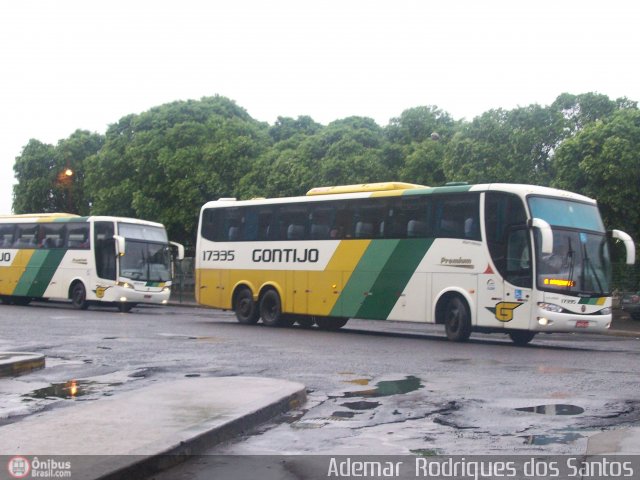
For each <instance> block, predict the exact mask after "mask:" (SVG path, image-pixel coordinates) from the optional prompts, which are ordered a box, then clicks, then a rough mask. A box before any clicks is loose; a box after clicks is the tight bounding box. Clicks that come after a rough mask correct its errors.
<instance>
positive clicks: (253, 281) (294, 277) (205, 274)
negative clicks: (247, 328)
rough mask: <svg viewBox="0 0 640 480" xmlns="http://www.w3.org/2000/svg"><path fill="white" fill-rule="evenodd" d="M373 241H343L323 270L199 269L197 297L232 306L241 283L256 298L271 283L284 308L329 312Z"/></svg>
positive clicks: (286, 309) (314, 312)
mask: <svg viewBox="0 0 640 480" xmlns="http://www.w3.org/2000/svg"><path fill="white" fill-rule="evenodd" d="M370 243H371V240H350V241H345V242H341V243H340V244H339V245H338V248H336V251H335V252H334V254H333V256H332V257H331V260H329V263H328V264H327V267H326V269H325V270H324V271H315V270H295V271H292V270H244V269H238V270H202V269H199V270H197V271H196V290H197V292H196V301H198V302H199V303H201V304H203V305H209V306H212V307H216V308H223V309H231V308H232V307H233V305H232V295H233V291H234V289H235V287H236V286H237V285H238V284H246V285H248V286H249V288H251V291H252V292H253V296H254V299H255V300H257V299H258V298H257V297H258V295H259V293H260V290H261V289H262V288H263V287H264V286H266V285H272V286H273V287H275V288H276V289H277V290H278V293H279V294H280V298H281V300H282V309H283V311H284V312H287V313H300V314H305V313H308V314H312V315H328V314H329V313H330V312H331V310H332V309H333V307H334V305H335V303H336V302H337V300H338V297H340V293H341V292H342V288H343V286H344V285H345V284H346V282H348V281H349V278H350V277H351V274H352V273H353V271H354V269H355V268H356V266H357V265H358V262H359V261H360V259H361V258H362V255H363V254H364V252H365V251H366V250H367V247H368V246H369V244H370Z"/></svg>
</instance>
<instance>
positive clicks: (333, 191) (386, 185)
mask: <svg viewBox="0 0 640 480" xmlns="http://www.w3.org/2000/svg"><path fill="white" fill-rule="evenodd" d="M486 191H498V192H507V193H513V194H515V195H518V196H520V197H521V198H525V197H527V196H529V195H541V196H548V197H554V198H564V199H566V200H574V201H577V202H584V203H591V204H595V203H596V201H595V200H594V199H592V198H589V197H585V196H584V195H580V194H577V193H573V192H569V191H566V190H559V189H556V188H551V187H541V186H539V185H527V184H516V183H483V184H475V185H470V184H465V183H462V182H460V183H455V184H447V185H444V186H441V187H427V186H421V185H416V184H411V183H402V182H383V183H368V184H361V185H338V186H335V187H319V188H313V189H311V190H309V192H308V193H307V195H305V196H299V197H272V198H259V199H251V200H236V199H231V198H224V199H222V198H221V199H219V200H213V201H210V202H207V203H205V204H204V205H203V206H202V208H203V209H204V208H215V207H223V206H240V205H259V204H265V203H268V204H282V203H289V202H310V201H318V200H347V199H350V198H368V197H372V196H404V195H406V196H411V195H432V194H453V193H463V192H486ZM317 197H322V198H317Z"/></svg>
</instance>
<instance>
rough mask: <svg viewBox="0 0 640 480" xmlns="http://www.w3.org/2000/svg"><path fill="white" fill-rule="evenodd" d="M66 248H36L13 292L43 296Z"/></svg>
mask: <svg viewBox="0 0 640 480" xmlns="http://www.w3.org/2000/svg"><path fill="white" fill-rule="evenodd" d="M66 252H67V250H66V249H62V248H56V249H51V250H36V251H35V252H33V255H32V256H31V259H30V260H29V263H28V264H27V268H26V269H25V271H24V273H23V274H22V276H21V277H20V280H19V281H18V284H17V285H16V288H15V290H14V292H13V294H14V295H19V296H25V297H42V296H44V292H45V291H46V290H47V287H49V283H50V282H51V279H52V278H53V275H54V273H55V272H56V270H57V269H58V266H59V265H60V262H61V261H62V258H63V257H64V255H65V253H66Z"/></svg>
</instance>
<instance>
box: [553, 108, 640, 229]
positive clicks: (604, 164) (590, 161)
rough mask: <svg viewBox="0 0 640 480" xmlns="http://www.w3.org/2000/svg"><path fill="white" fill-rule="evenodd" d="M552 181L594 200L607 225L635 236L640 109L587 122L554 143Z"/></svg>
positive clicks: (638, 222)
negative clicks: (556, 148) (575, 131)
mask: <svg viewBox="0 0 640 480" xmlns="http://www.w3.org/2000/svg"><path fill="white" fill-rule="evenodd" d="M554 173H555V175H554V181H553V186H555V187H558V188H564V189H567V190H572V191H576V192H578V193H582V194H584V195H587V196H589V197H592V198H595V199H597V200H598V205H599V207H600V210H601V212H602V215H603V218H604V221H605V223H606V225H607V226H608V227H609V228H620V229H622V230H625V231H626V232H627V233H629V234H630V235H631V236H633V237H634V239H635V240H636V242H637V241H638V240H639V239H640V210H638V208H637V205H640V189H639V188H638V187H639V186H640V111H639V110H638V109H631V108H629V109H624V110H618V111H616V112H614V113H613V114H612V115H611V116H609V117H606V118H604V119H602V120H599V121H596V122H592V123H590V124H589V125H587V126H585V127H584V128H583V129H582V130H581V131H580V132H578V133H577V134H576V135H575V136H574V137H572V138H570V139H567V140H565V142H564V143H563V144H562V145H561V146H560V147H559V148H558V151H557V152H556V155H555V160H554Z"/></svg>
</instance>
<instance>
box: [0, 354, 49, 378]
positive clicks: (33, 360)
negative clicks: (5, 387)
mask: <svg viewBox="0 0 640 480" xmlns="http://www.w3.org/2000/svg"><path fill="white" fill-rule="evenodd" d="M44 365H45V360H44V355H41V354H39V353H30V352H0V377H15V376H17V375H22V374H24V373H29V372H31V371H33V370H39V369H41V368H44Z"/></svg>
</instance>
